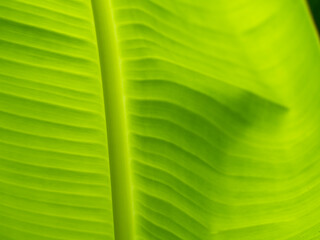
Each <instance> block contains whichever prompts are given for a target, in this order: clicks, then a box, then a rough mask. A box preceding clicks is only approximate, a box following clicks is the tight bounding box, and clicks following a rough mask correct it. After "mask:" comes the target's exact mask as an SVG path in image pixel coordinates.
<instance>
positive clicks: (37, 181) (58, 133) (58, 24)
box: [0, 0, 113, 240]
mask: <svg viewBox="0 0 320 240" xmlns="http://www.w3.org/2000/svg"><path fill="white" fill-rule="evenodd" d="M94 29H95V26H94V22H93V16H92V9H91V1H89V0H71V1H64V0H46V1H43V0H10V1H0V85H1V87H0V239H1V240H18V239H20V240H27V239H30V240H31V239H32V240H53V239H56V240H58V239H59V240H71V239H77V240H85V239H86V240H93V239H95V240H98V239H100V240H106V239H113V220H112V206H111V192H110V179H109V169H108V149H107V135H106V121H105V114H104V100H103V92H102V83H101V79H100V66H99V57H98V50H97V43H96V36H95V30H94Z"/></svg>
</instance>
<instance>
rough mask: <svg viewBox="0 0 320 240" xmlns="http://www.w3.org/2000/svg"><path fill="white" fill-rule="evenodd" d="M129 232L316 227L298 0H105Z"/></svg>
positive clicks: (278, 232)
mask: <svg viewBox="0 0 320 240" xmlns="http://www.w3.org/2000/svg"><path fill="white" fill-rule="evenodd" d="M112 2H113V9H114V18H115V23H116V26H117V29H116V32H117V38H118V41H119V48H120V51H121V58H120V59H121V61H122V65H121V69H122V75H123V78H124V85H125V89H126V103H125V105H126V111H127V119H128V124H129V128H128V131H129V136H130V139H129V146H130V160H131V165H132V175H133V188H134V196H133V198H134V203H133V206H134V216H135V219H134V223H135V232H136V235H135V237H136V239H158V240H163V239H166V240H171V239H172V240H173V239H183V240H187V239H194V240H195V239H203V240H204V239H208V240H209V239H215V240H218V239H219V240H220V239H221V240H222V239H223V240H230V239H237V240H251V239H252V240H257V239H259V240H262V239H265V240H270V239H277V240H280V239H292V240H293V239H306V240H308V239H313V238H316V237H318V236H319V228H320V225H319V224H320V220H319V219H320V218H319V216H320V209H319V205H320V202H319V180H318V176H319V174H320V165H319V164H320V162H319V150H320V148H319V137H320V136H319V131H318V130H317V129H318V128H319V120H320V119H319V118H320V116H319V113H320V112H319V107H320V106H319V103H320V95H319V89H320V88H319V87H320V86H319V85H320V82H319V76H320V51H319V44H318V41H317V37H316V33H315V29H314V28H313V26H312V23H311V18H310V16H309V13H308V10H307V6H306V4H305V2H303V1H300V0H294V1H288V0H280V1H279V0H271V1H265V0H258V1H257V0H239V1H206V0H198V1H191V0H177V1H172V0H153V1H144V0H134V1H133V0H113V1H112Z"/></svg>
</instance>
